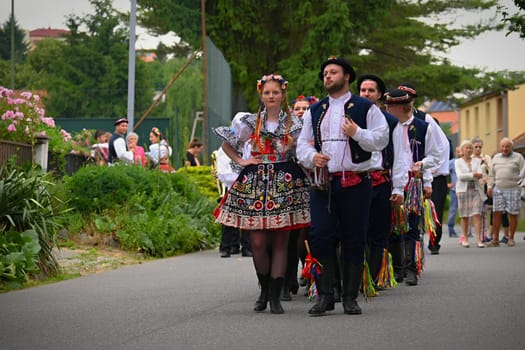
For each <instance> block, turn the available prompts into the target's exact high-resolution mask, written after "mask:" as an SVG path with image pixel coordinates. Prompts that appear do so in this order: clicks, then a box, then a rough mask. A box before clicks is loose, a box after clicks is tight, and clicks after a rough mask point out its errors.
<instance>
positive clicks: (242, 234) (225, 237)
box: [219, 225, 252, 252]
mask: <svg viewBox="0 0 525 350" xmlns="http://www.w3.org/2000/svg"><path fill="white" fill-rule="evenodd" d="M241 246H242V249H246V250H248V251H251V250H252V249H251V246H250V233H249V232H248V231H245V230H239V229H238V228H236V227H231V226H225V225H222V236H221V244H220V246H219V250H220V251H221V252H222V251H228V252H229V251H230V250H231V249H232V247H235V248H240V247H241Z"/></svg>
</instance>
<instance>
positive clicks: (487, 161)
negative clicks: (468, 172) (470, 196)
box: [472, 136, 509, 243]
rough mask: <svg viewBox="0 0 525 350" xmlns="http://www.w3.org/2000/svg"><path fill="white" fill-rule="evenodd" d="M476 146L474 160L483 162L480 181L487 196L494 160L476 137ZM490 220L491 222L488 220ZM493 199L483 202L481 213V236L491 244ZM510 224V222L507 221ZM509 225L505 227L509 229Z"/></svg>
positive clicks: (474, 142)
mask: <svg viewBox="0 0 525 350" xmlns="http://www.w3.org/2000/svg"><path fill="white" fill-rule="evenodd" d="M472 144H473V145H474V153H473V154H472V157H473V158H478V159H479V160H480V162H481V170H482V173H483V177H482V178H481V179H480V180H479V181H480V182H481V184H482V186H483V189H484V191H485V194H487V183H488V180H489V169H490V167H491V166H492V159H491V157H490V156H489V155H488V154H484V153H483V140H482V139H481V138H480V137H478V136H476V137H474V138H473V139H472ZM488 219H489V220H488ZM492 221H493V216H492V198H490V197H487V199H486V200H485V202H483V210H482V211H481V235H482V236H483V240H484V242H485V243H487V242H490V239H488V237H489V236H490V237H492ZM507 222H508V220H507ZM508 226H509V225H508V223H507V225H506V226H505V227H508Z"/></svg>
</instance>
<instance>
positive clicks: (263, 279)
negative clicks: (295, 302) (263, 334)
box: [253, 273, 270, 312]
mask: <svg viewBox="0 0 525 350" xmlns="http://www.w3.org/2000/svg"><path fill="white" fill-rule="evenodd" d="M257 278H258V279H259V285H260V287H261V294H260V295H259V298H257V300H256V301H255V306H254V308H253V310H254V311H256V312H261V311H264V310H266V305H267V304H268V299H269V292H270V275H261V274H260V273H258V274H257Z"/></svg>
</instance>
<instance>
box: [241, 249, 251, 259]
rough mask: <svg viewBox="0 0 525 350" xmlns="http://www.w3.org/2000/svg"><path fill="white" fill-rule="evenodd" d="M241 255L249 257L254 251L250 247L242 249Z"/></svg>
mask: <svg viewBox="0 0 525 350" xmlns="http://www.w3.org/2000/svg"><path fill="white" fill-rule="evenodd" d="M241 255H242V256H247V257H252V256H253V254H252V252H251V251H249V250H248V249H245V248H242V249H241Z"/></svg>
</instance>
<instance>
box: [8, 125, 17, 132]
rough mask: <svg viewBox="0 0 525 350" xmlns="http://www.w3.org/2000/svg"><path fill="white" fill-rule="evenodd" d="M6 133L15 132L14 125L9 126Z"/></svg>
mask: <svg viewBox="0 0 525 350" xmlns="http://www.w3.org/2000/svg"><path fill="white" fill-rule="evenodd" d="M7 131H9V132H15V131H16V126H15V124H9V126H8V127H7Z"/></svg>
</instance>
